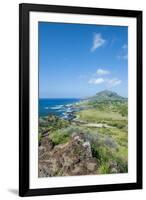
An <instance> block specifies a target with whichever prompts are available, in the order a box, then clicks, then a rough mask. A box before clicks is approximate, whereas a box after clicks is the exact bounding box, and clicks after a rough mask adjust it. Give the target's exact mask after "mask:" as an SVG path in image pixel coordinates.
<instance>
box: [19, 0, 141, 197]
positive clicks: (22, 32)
mask: <svg viewBox="0 0 146 200" xmlns="http://www.w3.org/2000/svg"><path fill="white" fill-rule="evenodd" d="M30 11H39V12H54V13H57V12H59V13H74V14H80V15H82V14H87V15H104V16H121V17H130V18H131V17H134V18H136V21H137V175H136V176H137V181H136V182H135V183H123V184H108V185H90V186H88V185H87V186H74V187H61V188H43V189H37V188H36V189H30V187H29V176H30V172H29V145H28V144H29V108H30V105H29V83H30V80H29V13H30ZM19 77H20V78H19V102H20V103H19V130H20V134H19V195H20V196H35V195H55V194H69V193H87V192H101V191H102V192H103V191H116V190H131V189H141V188H142V11H133V10H120V9H119V10H118V9H103V8H87V7H71V6H58V5H39V4H20V5H19Z"/></svg>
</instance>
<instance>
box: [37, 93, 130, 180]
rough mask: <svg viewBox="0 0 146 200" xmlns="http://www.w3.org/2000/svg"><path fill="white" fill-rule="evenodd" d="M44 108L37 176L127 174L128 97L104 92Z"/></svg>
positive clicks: (41, 121) (39, 136) (40, 118)
mask: <svg viewBox="0 0 146 200" xmlns="http://www.w3.org/2000/svg"><path fill="white" fill-rule="evenodd" d="M70 102H72V101H70ZM44 105H45V109H46V113H47V112H48V114H46V115H42V116H40V117H39V133H38V146H39V155H38V156H39V161H38V162H39V171H38V175H39V177H52V176H76V175H89V174H112V173H127V172H128V99H127V98H125V97H121V96H120V95H118V94H117V93H116V92H113V91H109V90H104V91H101V92H98V93H97V94H95V95H94V96H91V97H88V98H84V99H81V100H76V101H73V103H69V104H67V103H66V101H65V100H64V104H59V105H57V106H54V107H52V108H51V109H50V110H49V106H46V104H44ZM52 105H53V104H52ZM53 111H54V112H53Z"/></svg>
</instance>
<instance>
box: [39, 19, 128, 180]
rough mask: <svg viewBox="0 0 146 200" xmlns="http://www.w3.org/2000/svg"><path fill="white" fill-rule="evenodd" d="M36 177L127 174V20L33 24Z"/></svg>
mask: <svg viewBox="0 0 146 200" xmlns="http://www.w3.org/2000/svg"><path fill="white" fill-rule="evenodd" d="M38 73H39V75H38V76H39V78H38V79H39V81H38V93H39V97H38V98H39V100H38V177H39V178H45V177H55V176H82V175H102V174H120V173H128V26H113V25H97V24H96V25H94V24H75V23H74V24H73V23H56V22H51V23H49V22H41V21H39V23H38Z"/></svg>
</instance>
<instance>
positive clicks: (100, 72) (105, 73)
mask: <svg viewBox="0 0 146 200" xmlns="http://www.w3.org/2000/svg"><path fill="white" fill-rule="evenodd" d="M96 74H98V75H107V74H110V72H109V71H108V70H104V69H98V70H97V71H96Z"/></svg>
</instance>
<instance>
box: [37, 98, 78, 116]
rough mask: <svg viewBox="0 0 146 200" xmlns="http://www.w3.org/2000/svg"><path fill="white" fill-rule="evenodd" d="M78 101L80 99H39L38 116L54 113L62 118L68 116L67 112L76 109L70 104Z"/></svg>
mask: <svg viewBox="0 0 146 200" xmlns="http://www.w3.org/2000/svg"><path fill="white" fill-rule="evenodd" d="M79 101H80V99H75V98H74V99H73V98H72V99H71V98H70V99H69V98H68V99H67V98H64V99H63V98H60V99H59V98H56V99H39V116H40V117H43V116H48V115H49V114H55V115H57V116H59V117H61V118H64V119H65V118H68V115H69V113H71V112H75V111H77V109H76V108H74V107H73V106H72V104H73V103H77V102H79Z"/></svg>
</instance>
